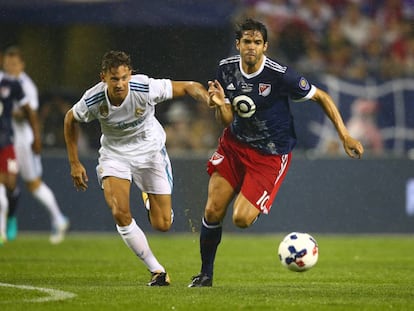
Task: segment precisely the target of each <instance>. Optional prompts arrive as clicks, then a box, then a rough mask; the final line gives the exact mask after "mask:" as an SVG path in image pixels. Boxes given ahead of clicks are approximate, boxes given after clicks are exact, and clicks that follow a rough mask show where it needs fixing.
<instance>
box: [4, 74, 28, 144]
mask: <svg viewBox="0 0 414 311" xmlns="http://www.w3.org/2000/svg"><path fill="white" fill-rule="evenodd" d="M24 98H25V95H24V93H23V89H22V86H21V85H20V83H19V82H18V81H16V80H12V79H9V78H6V77H0V148H2V147H4V146H7V145H11V144H12V142H13V128H12V117H13V115H12V112H13V104H14V103H15V102H18V103H20V102H21V101H22V100H23V99H24Z"/></svg>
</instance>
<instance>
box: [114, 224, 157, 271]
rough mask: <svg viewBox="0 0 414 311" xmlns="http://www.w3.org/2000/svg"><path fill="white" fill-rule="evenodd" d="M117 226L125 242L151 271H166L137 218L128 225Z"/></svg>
mask: <svg viewBox="0 0 414 311" xmlns="http://www.w3.org/2000/svg"><path fill="white" fill-rule="evenodd" d="M116 228H117V229H118V232H119V234H120V235H121V237H122V239H123V240H124V242H125V244H126V245H128V247H129V248H130V249H131V250H132V251H133V252H134V253H135V255H137V256H138V257H139V258H140V259H141V260H142V261H143V262H144V264H145V265H146V266H147V268H148V270H149V271H151V272H155V271H161V272H165V269H164V267H163V266H161V265H160V263H159V262H158V260H157V258H155V256H154V254H153V253H152V251H151V249H150V247H149V245H148V241H147V238H146V237H145V234H144V232H143V231H142V230H141V228H140V227H138V225H137V223H136V222H135V219H133V218H132V222H131V223H130V224H129V225H128V226H125V227H120V226H118V225H116Z"/></svg>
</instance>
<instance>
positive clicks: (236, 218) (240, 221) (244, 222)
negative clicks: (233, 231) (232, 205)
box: [233, 214, 252, 229]
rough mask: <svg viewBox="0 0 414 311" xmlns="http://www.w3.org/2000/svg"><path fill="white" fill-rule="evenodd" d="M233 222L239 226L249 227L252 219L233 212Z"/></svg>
mask: <svg viewBox="0 0 414 311" xmlns="http://www.w3.org/2000/svg"><path fill="white" fill-rule="evenodd" d="M233 224H234V225H235V226H237V227H239V228H242V229H245V228H248V227H250V225H251V224H252V221H251V220H250V219H247V218H246V217H243V216H241V215H237V214H233Z"/></svg>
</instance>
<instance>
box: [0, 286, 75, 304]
mask: <svg viewBox="0 0 414 311" xmlns="http://www.w3.org/2000/svg"><path fill="white" fill-rule="evenodd" d="M0 286H3V287H13V288H18V289H25V290H36V291H39V292H43V293H46V294H48V295H49V296H46V297H41V298H34V299H25V300H23V301H25V302H49V301H56V300H65V299H71V298H74V297H76V294H74V293H70V292H65V291H63V290H58V289H52V288H44V287H35V286H29V285H14V284H8V283H0Z"/></svg>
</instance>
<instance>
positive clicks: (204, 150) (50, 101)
mask: <svg viewBox="0 0 414 311" xmlns="http://www.w3.org/2000/svg"><path fill="white" fill-rule="evenodd" d="M238 3H239V6H238V9H237V10H236V11H235V12H234V15H233V17H232V20H231V22H232V23H233V24H234V23H237V22H238V21H240V20H242V19H244V18H247V17H251V18H255V19H258V20H260V21H262V22H264V23H265V24H266V25H267V27H268V30H269V38H268V39H269V48H268V51H267V54H268V55H269V56H270V57H272V58H274V59H276V60H277V61H280V62H281V63H286V64H289V65H290V66H292V67H294V68H295V69H296V70H297V71H299V72H302V73H303V74H304V75H306V76H308V77H311V76H318V75H319V74H331V75H333V76H335V77H338V78H342V79H351V80H357V81H358V80H361V81H366V80H367V79H368V80H369V79H373V80H376V81H381V80H389V79H395V78H404V77H414V0H377V1H373V0H240V1H238ZM229 45H230V46H229V55H230V54H231V53H236V51H232V49H233V48H234V41H232V40H229ZM229 55H223V58H224V57H227V56H229ZM217 61H219V60H217ZM29 74H30V72H29ZM42 95H43V96H42V97H41V107H40V110H39V116H40V120H41V122H42V124H43V143H44V146H45V148H57V149H62V148H65V144H64V139H63V117H64V115H65V113H66V111H67V110H68V109H70V107H71V106H72V105H73V104H74V103H75V102H76V101H77V100H78V99H79V97H80V94H76V95H75V94H63V93H58V94H42ZM371 104H372V103H371ZM359 106H361V107H363V108H361V109H362V110H361V109H359V110H361V111H363V114H364V120H366V119H367V118H368V117H366V115H369V119H370V122H369V123H370V126H371V127H372V128H374V127H375V120H374V119H373V114H374V113H375V111H376V109H377V108H378V107H376V108H375V109H368V110H367V109H365V108H366V107H367V106H369V107H371V106H372V105H371V106H370V105H366V102H364V104H360V105H359ZM359 106H358V107H359ZM354 110H355V109H354ZM359 110H358V109H356V110H355V111H359ZM367 111H368V112H367ZM355 115H357V114H355ZM157 117H158V119H159V120H160V121H161V122H162V124H163V125H164V127H165V130H166V133H167V148H168V149H169V151H170V153H171V155H176V154H179V155H185V154H186V153H188V152H191V153H192V154H194V153H199V154H203V155H205V154H208V153H209V152H211V151H212V150H214V148H215V147H216V144H217V139H218V137H219V135H220V132H221V130H222V129H221V125H219V124H218V123H217V122H216V121H215V119H214V112H213V111H212V110H210V109H208V108H207V107H202V106H201V105H197V104H196V103H194V102H193V101H191V100H187V99H185V100H180V101H177V102H171V103H167V104H160V105H158V107H157ZM360 119H361V118H360ZM350 122H351V120H350ZM352 122H353V123H352V124H351V125H352V127H356V125H355V124H367V122H366V121H364V122H355V121H354V119H353V120H352ZM372 128H370V129H367V130H365V129H364V130H362V129H359V132H360V133H362V134H361V135H362V136H364V137H368V134H366V132H365V131H368V132H369V133H374V130H373V129H372ZM357 130H358V129H357ZM379 135H380V134H379V131H378V130H376V132H375V135H372V136H373V140H375V148H376V152H375V153H376V154H380V153H381V152H382V150H383V144H382V142H381V138H380V136H379ZM99 136H100V129H99V125H98V124H97V123H96V124H95V122H93V123H91V124H86V125H84V126H82V136H81V139H80V142H81V145H80V146H79V148H80V152H82V153H84V154H87V153H88V152H90V150H95V149H96V147H97V146H98V145H99ZM328 149H329V148H328Z"/></svg>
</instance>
